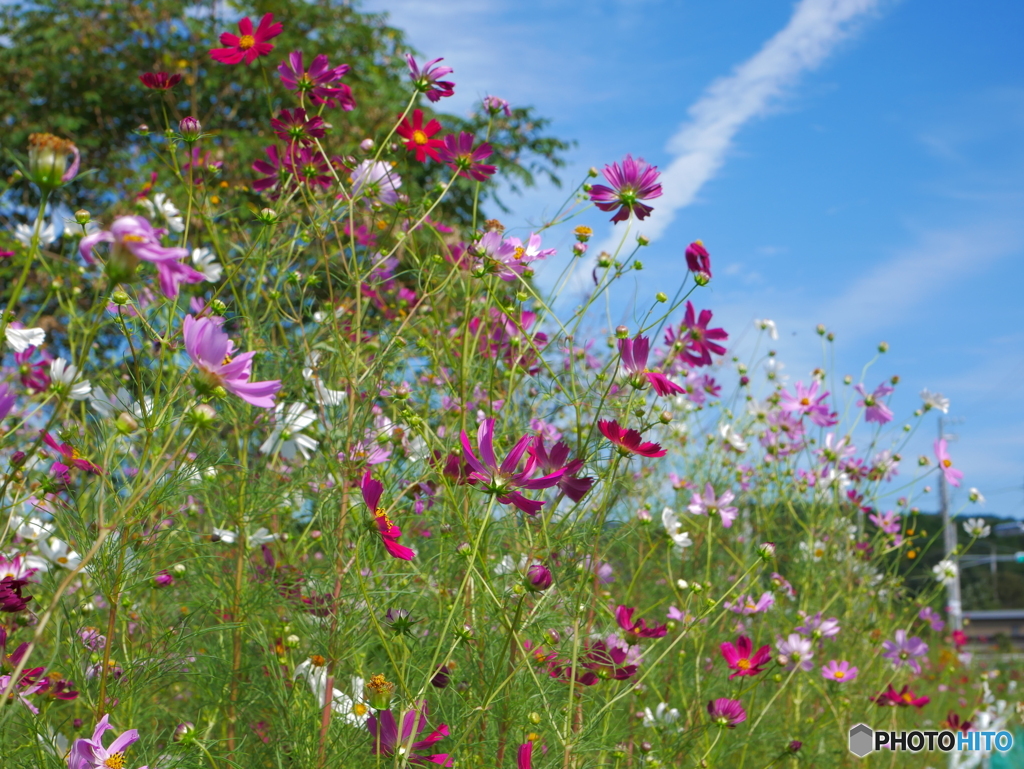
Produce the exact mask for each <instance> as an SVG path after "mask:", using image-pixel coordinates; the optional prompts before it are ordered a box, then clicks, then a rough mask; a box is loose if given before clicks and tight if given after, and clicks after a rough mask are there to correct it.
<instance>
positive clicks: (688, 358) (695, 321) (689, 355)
mask: <svg viewBox="0 0 1024 769" xmlns="http://www.w3.org/2000/svg"><path fill="white" fill-rule="evenodd" d="M711 317H712V312H711V310H701V311H700V315H699V316H698V315H697V313H696V311H695V310H694V309H693V303H692V302H687V303H686V313H685V314H684V315H683V322H682V323H681V324H679V330H678V331H674V330H673V329H671V328H670V329H669V330H668V331H667V332H666V334H665V344H667V345H668V346H669V347H671V348H672V349H673V350H674V351H675V352H676V354H677V355H678V356H679V357H680V358H681V359H682V360H683V362H684V363H686V364H688V365H690V366H694V367H699V366H710V365H711V362H712V361H711V353H714V354H715V355H725V348H724V347H722V345H720V344H718V341H724V340H726V339H728V338H729V334H728V332H727V331H726V330H725V329H723V328H708V323H710V322H711Z"/></svg>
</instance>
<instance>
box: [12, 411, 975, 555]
mask: <svg viewBox="0 0 1024 769" xmlns="http://www.w3.org/2000/svg"><path fill="white" fill-rule="evenodd" d="M2 413H3V407H2V406H0V414H2ZM964 531H965V532H967V534H968V536H971V537H977V538H978V539H984V538H985V537H987V536H988V535H989V534H991V533H992V527H991V526H989V525H988V524H987V523H985V519H984V518H969V519H967V520H966V521H964Z"/></svg>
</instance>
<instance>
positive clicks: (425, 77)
mask: <svg viewBox="0 0 1024 769" xmlns="http://www.w3.org/2000/svg"><path fill="white" fill-rule="evenodd" d="M405 60H406V62H408V64H409V77H411V78H412V82H413V85H415V86H416V90H417V91H419V92H420V93H423V94H426V95H427V98H428V99H430V101H440V100H441V99H442V98H444V97H446V96H453V95H454V94H455V83H453V82H451V81H450V80H439V78H442V77H444V76H445V75H450V74H451V73H452V72H454V71H455V70H453V69H452V68H451V67H438V66H435V65H436V64H437V63H438V62H439V61H444V59H443V58H440V59H432V60H430V61H428V62H427V63H426V64H424V65H423V68H422V69H420V66H419V65H418V64H417V63H416V59H414V58H413V57H412V54H411V53H407V54H406V55H405Z"/></svg>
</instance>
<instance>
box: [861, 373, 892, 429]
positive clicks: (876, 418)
mask: <svg viewBox="0 0 1024 769" xmlns="http://www.w3.org/2000/svg"><path fill="white" fill-rule="evenodd" d="M853 389H855V390H856V391H857V392H858V393H860V396H861V400H859V401H857V405H858V406H861V407H863V409H864V419H865V420H867V421H868V422H877V423H878V424H880V425H884V424H885V423H886V422H891V421H892V412H891V411H890V410H889V407H888V406H886V405H885V404H884V403H882V398H884V397H885V396H887V395H890V394H892V392H893V388H891V387H890V386H889V385H887V384H886V383H885V382H882V384H880V385H878V387H876V388H875V391H874V392H871V393H869V392H868V391H867V390H865V389H864V385H861V384H859V385H857V386H856V387H854V388H853Z"/></svg>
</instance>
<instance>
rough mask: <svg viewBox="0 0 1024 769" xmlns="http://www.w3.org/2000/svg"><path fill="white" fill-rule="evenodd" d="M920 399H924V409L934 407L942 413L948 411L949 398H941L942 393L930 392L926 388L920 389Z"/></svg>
mask: <svg viewBox="0 0 1024 769" xmlns="http://www.w3.org/2000/svg"><path fill="white" fill-rule="evenodd" d="M921 400H922V401H924V410H925V411H928V410H929V409H936V410H937V411H941V412H942V413H943V414H948V413H949V398H943V397H942V393H930V392H928V390H921Z"/></svg>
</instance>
